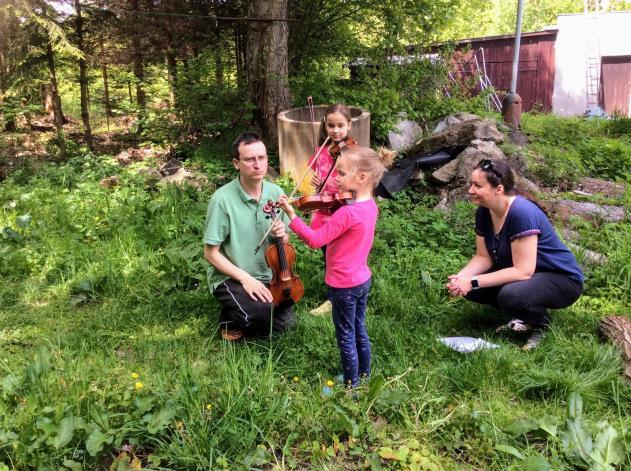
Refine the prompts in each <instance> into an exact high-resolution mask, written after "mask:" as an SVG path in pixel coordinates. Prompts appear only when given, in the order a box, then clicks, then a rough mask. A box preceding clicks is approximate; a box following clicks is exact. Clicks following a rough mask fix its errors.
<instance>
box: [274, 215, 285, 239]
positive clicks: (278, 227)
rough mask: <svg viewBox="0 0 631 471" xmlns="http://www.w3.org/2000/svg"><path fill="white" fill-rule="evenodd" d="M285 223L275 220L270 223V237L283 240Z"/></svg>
mask: <svg viewBox="0 0 631 471" xmlns="http://www.w3.org/2000/svg"><path fill="white" fill-rule="evenodd" d="M285 234H286V232H285V223H284V222H283V221H281V220H280V219H276V220H275V221H274V222H273V223H272V235H273V236H274V237H278V238H279V239H283V238H284V237H285Z"/></svg>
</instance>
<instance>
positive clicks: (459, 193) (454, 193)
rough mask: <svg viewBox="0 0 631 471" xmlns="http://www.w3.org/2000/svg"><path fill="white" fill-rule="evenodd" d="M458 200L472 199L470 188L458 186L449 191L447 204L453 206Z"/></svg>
mask: <svg viewBox="0 0 631 471" xmlns="http://www.w3.org/2000/svg"><path fill="white" fill-rule="evenodd" d="M457 201H470V198H469V189H468V188H466V187H458V188H454V189H453V190H451V191H450V192H449V194H448V195H447V206H448V207H450V208H451V207H453V205H454V204H455V203H456V202H457Z"/></svg>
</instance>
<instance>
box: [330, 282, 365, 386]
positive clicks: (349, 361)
mask: <svg viewBox="0 0 631 471" xmlns="http://www.w3.org/2000/svg"><path fill="white" fill-rule="evenodd" d="M370 284H371V279H369V280H368V281H366V282H364V283H362V284H361V285H358V286H354V287H352V288H332V287H331V286H329V287H328V293H327V295H328V298H329V300H330V301H331V304H332V305H333V324H334V325H335V337H336V339H337V346H338V347H339V349H340V357H341V360H342V372H343V373H344V383H345V384H346V385H347V386H350V387H355V386H357V385H358V384H359V377H360V376H364V375H365V376H369V375H370V352H371V348H370V340H369V339H368V332H367V331H366V302H367V301H368V293H369V291H370Z"/></svg>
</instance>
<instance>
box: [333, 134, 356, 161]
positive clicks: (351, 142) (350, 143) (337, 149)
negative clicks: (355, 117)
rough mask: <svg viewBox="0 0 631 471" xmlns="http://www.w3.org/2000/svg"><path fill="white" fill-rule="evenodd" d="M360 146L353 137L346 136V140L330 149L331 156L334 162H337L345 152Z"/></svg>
mask: <svg viewBox="0 0 631 471" xmlns="http://www.w3.org/2000/svg"><path fill="white" fill-rule="evenodd" d="M358 145H359V143H358V142H357V141H356V140H355V139H353V138H352V137H351V136H346V138H345V139H343V140H341V141H340V142H336V143H335V144H333V146H332V147H331V148H330V149H329V154H330V155H331V157H333V160H337V159H338V157H339V156H340V155H341V154H342V152H343V151H344V150H346V149H350V148H351V147H355V146H358Z"/></svg>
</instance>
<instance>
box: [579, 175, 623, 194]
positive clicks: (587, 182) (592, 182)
mask: <svg viewBox="0 0 631 471" xmlns="http://www.w3.org/2000/svg"><path fill="white" fill-rule="evenodd" d="M625 190H626V188H625V185H624V183H615V182H610V181H608V180H601V179H599V178H590V177H586V178H583V179H582V180H581V181H580V182H579V184H578V191H583V192H585V193H588V194H590V195H591V194H594V193H599V194H601V195H604V196H606V197H608V198H622V197H623V196H624V192H625Z"/></svg>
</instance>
